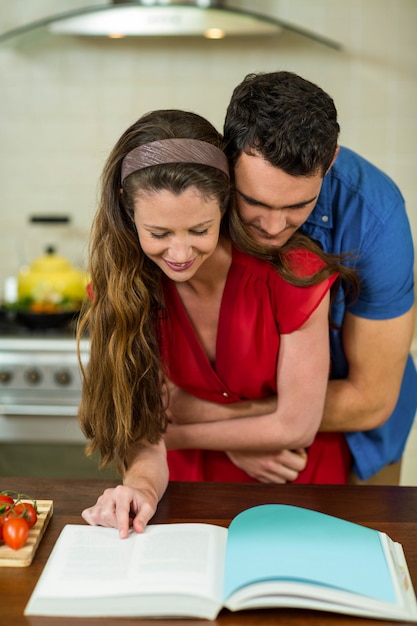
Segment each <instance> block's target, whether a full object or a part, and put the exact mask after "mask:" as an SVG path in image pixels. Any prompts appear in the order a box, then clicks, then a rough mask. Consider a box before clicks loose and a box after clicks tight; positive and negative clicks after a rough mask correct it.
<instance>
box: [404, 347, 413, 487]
mask: <svg viewBox="0 0 417 626" xmlns="http://www.w3.org/2000/svg"><path fill="white" fill-rule="evenodd" d="M412 351H413V356H414V361H415V363H416V364H417V339H416V340H415V341H414V343H413V349H412ZM401 484H402V485H416V486H417V415H416V419H415V421H414V426H413V429H412V431H411V433H410V437H409V439H408V442H407V447H406V449H405V454H404V457H403V462H402V466H401Z"/></svg>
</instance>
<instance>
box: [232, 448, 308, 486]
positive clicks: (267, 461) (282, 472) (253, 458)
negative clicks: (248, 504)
mask: <svg viewBox="0 0 417 626" xmlns="http://www.w3.org/2000/svg"><path fill="white" fill-rule="evenodd" d="M227 456H228V457H229V459H230V460H231V461H232V463H234V464H235V465H236V467H239V468H240V469H242V470H243V471H244V472H246V473H247V474H249V476H252V478H255V479H256V480H259V481H260V482H261V483H279V484H282V483H288V482H292V481H294V480H296V478H297V477H298V474H299V473H300V472H302V471H303V469H304V468H305V466H306V465H307V452H306V450H305V449H304V448H300V449H298V450H280V451H279V452H276V453H267V452H227Z"/></svg>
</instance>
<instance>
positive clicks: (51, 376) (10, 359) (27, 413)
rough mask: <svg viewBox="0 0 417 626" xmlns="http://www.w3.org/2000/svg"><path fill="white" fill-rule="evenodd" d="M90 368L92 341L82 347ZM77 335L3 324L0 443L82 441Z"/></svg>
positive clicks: (0, 328)
mask: <svg viewBox="0 0 417 626" xmlns="http://www.w3.org/2000/svg"><path fill="white" fill-rule="evenodd" d="M81 358H82V362H83V363H84V364H86V363H87V362H88V341H87V340H85V341H83V342H82V344H81ZM81 389H82V380H81V372H80V367H79V362H78V356H77V344H76V339H75V329H74V327H72V326H68V327H65V328H59V329H44V330H38V331H34V330H31V329H28V328H25V327H23V326H21V325H18V324H16V322H15V320H13V319H11V320H10V319H8V320H5V319H3V320H2V321H1V323H0V441H2V442H4V441H15V442H16V441H26V442H28V441H30V442H32V441H42V442H47V441H61V442H62V441H66V442H68V441H70V442H75V441H84V437H83V435H82V433H81V431H80V429H79V427H78V423H77V419H76V418H77V411H78V404H79V402H80V399H81Z"/></svg>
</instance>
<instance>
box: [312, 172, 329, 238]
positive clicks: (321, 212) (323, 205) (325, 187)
mask: <svg viewBox="0 0 417 626" xmlns="http://www.w3.org/2000/svg"><path fill="white" fill-rule="evenodd" d="M330 175H331V170H330V172H328V173H327V174H326V175H325V177H324V179H323V184H322V186H321V190H320V194H319V197H318V200H317V204H316V206H315V207H314V209H313V210H312V212H311V214H310V215H309V217H308V218H307V220H306V223H307V224H314V225H315V226H320V227H322V228H329V229H330V228H333V213H332V199H331V194H330Z"/></svg>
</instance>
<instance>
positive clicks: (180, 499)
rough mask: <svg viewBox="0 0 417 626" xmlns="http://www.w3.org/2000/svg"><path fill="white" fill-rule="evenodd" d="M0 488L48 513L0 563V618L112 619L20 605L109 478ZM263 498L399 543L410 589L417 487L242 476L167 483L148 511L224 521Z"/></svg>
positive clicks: (32, 481)
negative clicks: (32, 610)
mask: <svg viewBox="0 0 417 626" xmlns="http://www.w3.org/2000/svg"><path fill="white" fill-rule="evenodd" d="M1 482H2V484H1V486H0V489H13V490H16V491H19V492H23V493H26V494H28V495H29V496H30V497H32V498H34V499H39V500H46V499H47V500H53V501H54V513H53V517H52V519H51V521H50V523H49V526H48V528H47V529H46V532H45V535H44V536H43V538H42V541H41V543H40V546H39V548H38V551H37V553H36V555H35V558H34V560H33V562H32V564H31V565H30V566H29V567H23V568H20V567H2V568H0V624H5V625H9V624H10V625H11V624H13V626H23V625H25V626H27V625H28V624H29V625H31V626H52V625H53V626H76V625H78V626H80V625H81V624H82V625H83V626H88V625H90V624H91V625H92V626H93V625H94V624H98V623H100V626H110V625H111V626H114V625H115V623H116V620H115V619H114V618H109V619H105V618H100V620H97V619H84V618H83V619H82V620H81V619H76V618H46V617H45V618H42V617H24V615H23V610H24V608H25V606H26V603H27V601H28V599H29V597H30V594H31V592H32V590H33V588H34V586H35V584H36V582H37V580H38V578H39V575H40V573H41V571H42V569H43V567H44V565H45V563H46V560H47V558H48V556H49V554H50V552H51V550H52V547H53V545H54V543H55V541H56V539H57V538H58V535H59V533H60V531H61V529H62V528H63V526H64V525H65V524H80V523H83V520H82V518H81V517H80V512H81V511H82V509H84V508H86V507H88V506H90V505H92V504H93V503H94V502H95V501H96V499H97V496H98V495H99V494H100V493H101V492H102V491H103V490H104V488H105V487H108V486H110V485H112V484H117V483H116V482H113V483H112V482H111V481H97V480H65V479H55V480H49V479H41V478H27V479H25V478H7V479H4V478H3V479H2V481H1ZM266 503H285V504H292V505H296V506H303V507H307V508H311V509H315V510H317V511H321V512H323V513H328V514H330V515H335V516H338V517H343V518H345V519H347V520H350V521H352V522H356V523H359V524H363V525H365V526H369V527H371V528H376V529H378V530H380V531H383V532H386V533H387V534H388V535H389V536H390V537H391V538H392V539H393V540H395V541H398V542H400V543H401V544H402V545H403V547H404V551H405V555H406V559H407V562H408V566H409V569H410V575H411V578H412V580H413V584H414V587H415V589H417V487H376V486H356V485H348V486H342V487H340V486H326V485H323V486H322V485H262V484H250V485H246V484H242V483H235V484H232V483H227V484H221V483H171V484H170V485H169V487H168V490H167V492H166V494H165V496H164V498H163V499H162V501H161V503H160V506H159V509H158V511H157V513H156V515H155V517H154V518H153V520H152V521H153V522H155V523H165V522H189V521H193V522H207V523H214V524H220V525H222V526H228V525H229V523H230V521H231V519H232V518H233V517H234V516H235V515H237V514H238V513H239V512H240V511H242V510H243V509H246V508H249V507H251V506H255V505H258V504H266ZM117 623H120V624H122V623H123V626H130V625H133V624H136V626H162V625H164V626H168V625H169V626H197V625H198V626H201V624H204V623H206V624H211V623H212V624H214V625H216V626H226V625H227V626H246V625H248V626H249V625H251V626H253V625H256V626H273V625H275V624H285V625H286V626H301V625H302V626H308V625H311V626H315V625H317V626H318V625H319V624H320V626H329V625H330V624H332V625H333V624H337V625H338V626H346V625H347V624H357V625H358V626H359V624H363V625H364V626H372V624H375V625H378V624H380V625H383V624H384V625H389V624H397V626H398V622H389V621H379V620H371V621H369V620H365V619H360V618H353V617H348V616H342V615H336V614H331V613H320V612H316V611H302V610H295V609H291V610H289V609H279V610H272V609H271V610H269V609H268V610H263V611H247V612H241V613H229V612H227V611H224V612H222V614H221V615H220V616H219V617H218V618H217V619H216V620H215V621H214V622H205V621H202V620H195V619H188V620H182V619H176V620H167V619H165V620H154V619H129V618H127V619H126V618H123V620H117Z"/></svg>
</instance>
